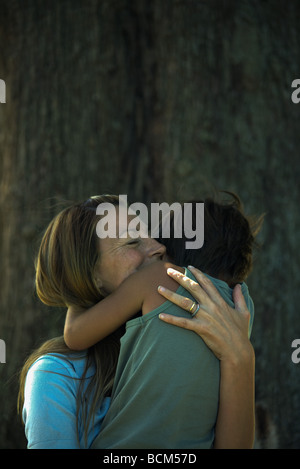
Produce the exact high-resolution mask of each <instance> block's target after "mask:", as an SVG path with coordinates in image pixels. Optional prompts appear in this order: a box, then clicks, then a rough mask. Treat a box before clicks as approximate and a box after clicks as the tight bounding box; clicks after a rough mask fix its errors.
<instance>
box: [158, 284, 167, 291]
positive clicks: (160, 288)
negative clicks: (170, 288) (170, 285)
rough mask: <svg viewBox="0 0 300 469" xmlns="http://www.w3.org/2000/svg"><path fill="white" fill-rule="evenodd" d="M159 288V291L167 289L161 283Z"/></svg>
mask: <svg viewBox="0 0 300 469" xmlns="http://www.w3.org/2000/svg"><path fill="white" fill-rule="evenodd" d="M158 290H159V291H166V289H165V288H164V287H162V286H161V285H159V287H158Z"/></svg>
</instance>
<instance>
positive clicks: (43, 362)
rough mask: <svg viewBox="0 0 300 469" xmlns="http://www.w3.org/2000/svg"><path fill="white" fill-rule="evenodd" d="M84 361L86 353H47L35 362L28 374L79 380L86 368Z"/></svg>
mask: <svg viewBox="0 0 300 469" xmlns="http://www.w3.org/2000/svg"><path fill="white" fill-rule="evenodd" d="M86 360H87V352H86V351H84V352H74V353H73V352H72V353H70V354H62V353H47V354H45V355H41V356H40V357H39V358H37V359H36V360H35V362H34V363H33V364H32V365H31V367H30V368H29V370H28V373H29V374H33V373H37V372H48V373H54V374H58V375H63V376H64V375H66V376H69V377H72V378H81V376H82V374H83V372H84V369H85V366H86Z"/></svg>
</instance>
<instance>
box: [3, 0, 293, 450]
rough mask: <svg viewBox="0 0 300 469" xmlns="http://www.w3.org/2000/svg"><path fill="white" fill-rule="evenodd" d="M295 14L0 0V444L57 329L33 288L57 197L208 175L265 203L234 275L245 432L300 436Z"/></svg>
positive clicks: (165, 197)
mask: <svg viewBox="0 0 300 469" xmlns="http://www.w3.org/2000/svg"><path fill="white" fill-rule="evenodd" d="M299 24H300V3H299V2H298V1H297V0H291V1H289V2H286V1H279V0H276V1H274V0H272V1H270V0H265V1H262V0H253V1H243V0H239V1H231V0H226V1H225V0H224V1H221V0H210V1H200V0H152V1H149V0H89V1H83V0H81V1H79V0H72V1H71V0H70V1H67V0H51V1H49V0H34V1H33V0H1V1H0V78H1V79H3V80H5V83H6V103H5V104H0V171H1V173H0V225H1V226H0V227H1V231H0V242H1V244H0V250H1V251H0V259H1V262H0V279H1V293H0V308H1V309H0V338H1V339H2V340H4V341H5V343H6V363H1V364H0V447H1V448H25V447H26V440H25V438H24V432H23V428H22V425H21V423H20V421H19V419H18V417H17V416H16V396H17V388H18V371H19V369H20V367H21V366H22V363H23V362H24V359H25V357H26V356H27V355H28V353H29V352H30V351H31V350H32V349H33V348H34V347H36V346H37V345H39V344H40V343H41V342H42V341H43V340H45V339H47V338H50V337H53V336H55V335H59V334H61V332H62V327H63V321H64V311H59V310H55V309H51V308H47V307H46V306H44V305H42V304H41V303H40V302H39V300H38V299H37V298H36V295H35V292H34V255H35V252H36V249H37V246H38V243H39V239H40V234H41V232H42V230H43V229H44V228H45V227H46V225H47V223H48V222H49V221H50V219H51V218H52V217H53V215H54V214H56V213H57V211H58V210H59V207H58V202H59V201H60V200H61V199H67V200H76V201H77V200H81V199H86V198H87V197H89V196H90V195H93V194H99V193H105V192H106V193H107V192H112V193H116V194H128V196H129V197H130V199H131V200H137V201H140V202H145V203H150V202H154V201H155V202H162V201H166V202H169V203H170V202H172V201H175V200H182V199H187V198H192V197H193V198H195V197H197V196H199V195H202V193H203V191H205V192H206V193H207V192H209V191H212V190H218V189H225V190H231V191H235V192H237V193H238V194H239V195H240V197H241V198H242V200H243V202H244V205H245V209H246V212H247V213H250V214H260V213H262V212H265V213H266V219H265V224H264V227H263V230H262V232H261V234H260V236H259V241H260V242H261V243H262V248H261V250H260V251H259V252H258V254H257V256H256V264H255V269H254V271H253V273H252V274H251V277H250V278H249V282H248V284H249V287H250V288H251V292H252V296H253V298H254V301H255V304H256V317H255V324H254V329H253V335H252V339H253V344H254V347H255V350H256V357H257V358H256V360H257V363H256V389H257V402H258V416H259V425H258V440H259V441H258V442H257V446H260V447H266V448H271V447H274V446H275V447H280V448H300V418H299V416H300V363H299V364H298V365H297V364H295V363H293V362H292V360H291V354H292V351H293V349H292V348H291V343H292V341H293V340H294V339H296V338H300V317H299V287H300V272H298V268H299V265H300V263H299V259H300V250H299V243H300V215H299V203H300V197H299V191H300V189H299V180H300V163H299V143H300V138H299V133H300V128H299V116H300V103H299V104H298V105H297V104H294V103H293V102H292V100H291V94H292V91H293V89H292V88H291V83H292V81H293V80H294V79H296V78H300V70H299V53H300V28H299Z"/></svg>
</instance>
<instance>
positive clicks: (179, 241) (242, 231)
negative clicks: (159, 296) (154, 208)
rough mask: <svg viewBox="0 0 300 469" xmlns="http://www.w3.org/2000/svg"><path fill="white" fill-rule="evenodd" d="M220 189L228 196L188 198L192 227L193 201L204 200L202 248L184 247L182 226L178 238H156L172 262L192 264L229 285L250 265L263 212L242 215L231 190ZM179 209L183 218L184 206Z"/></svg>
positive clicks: (244, 276) (237, 279)
mask: <svg viewBox="0 0 300 469" xmlns="http://www.w3.org/2000/svg"><path fill="white" fill-rule="evenodd" d="M224 193H226V194H227V195H229V196H230V198H231V200H229V201H220V202H217V201H215V200H214V199H212V198H206V199H204V200H197V201H190V203H192V208H193V210H192V213H193V229H195V228H196V223H195V220H196V204H197V203H200V202H202V203H204V244H203V246H202V248H200V249H186V248H185V243H186V241H187V239H186V238H185V236H184V227H183V226H182V238H175V237H174V236H173V237H172V238H168V239H166V238H160V242H162V243H163V244H164V245H165V246H166V248H167V253H168V255H169V257H170V258H171V259H172V262H174V263H175V264H177V265H180V266H188V265H193V266H195V267H197V268H199V269H200V270H202V271H203V272H205V273H207V274H209V275H211V276H212V277H215V278H219V279H222V280H224V281H225V282H227V283H228V284H229V285H230V286H233V285H234V284H236V283H239V282H243V281H244V280H245V279H246V278H247V276H248V275H249V273H250V271H251V269H252V263H253V248H254V247H255V245H256V243H255V237H256V235H257V233H258V232H259V230H260V228H261V225H262V222H263V216H261V217H255V218H254V217H251V218H250V217H246V216H245V215H244V213H243V207H242V203H241V201H240V199H239V197H238V196H237V195H236V194H234V193H232V192H225V191H224ZM182 211H183V216H182V220H184V206H183V208H182ZM173 219H174V217H171V224H170V228H171V233H174V227H173ZM182 223H183V222H182ZM194 239H195V238H194ZM189 241H192V240H189Z"/></svg>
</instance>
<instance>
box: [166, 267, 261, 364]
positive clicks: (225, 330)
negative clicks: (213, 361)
mask: <svg viewBox="0 0 300 469" xmlns="http://www.w3.org/2000/svg"><path fill="white" fill-rule="evenodd" d="M189 269H190V270H191V272H192V273H193V275H194V276H195V278H196V279H197V281H198V282H199V283H196V282H194V281H193V280H191V279H189V278H188V277H186V276H185V275H184V274H182V273H180V272H178V271H176V270H173V269H168V275H170V276H171V277H172V278H173V279H174V280H176V281H177V282H178V283H180V285H182V286H183V287H184V288H185V289H186V290H188V291H189V292H190V293H191V294H192V296H193V297H194V298H195V300H196V302H198V304H199V309H198V311H197V313H196V314H195V316H194V317H191V319H186V318H180V317H177V316H172V315H169V314H160V316H159V317H160V319H162V320H163V321H164V322H168V323H169V324H174V325H176V326H179V327H183V328H185V329H190V330H192V331H194V332H196V333H197V334H198V335H200V336H201V337H202V339H203V340H204V341H205V343H206V345H207V346H208V347H209V348H210V349H211V350H212V351H213V353H214V354H215V355H216V357H217V358H218V359H219V360H221V361H222V360H226V361H232V362H236V361H237V360H241V359H245V358H246V357H247V356H248V355H250V356H251V355H252V354H253V348H252V345H251V343H250V341H249V339H248V327H249V321H250V313H249V310H248V308H247V306H246V302H245V299H244V296H243V294H242V291H241V286H240V285H236V286H235V288H234V290H233V301H234V304H235V309H234V308H231V307H230V306H229V305H228V304H227V303H226V301H225V300H224V299H223V298H222V297H221V295H220V294H219V292H218V290H217V289H216V287H215V286H214V285H213V284H212V282H211V281H210V280H209V278H208V277H207V276H205V275H204V274H202V272H200V270H198V269H196V268H194V267H191V266H190V267H189ZM158 291H159V293H160V294H161V295H162V296H164V297H165V298H166V299H168V300H169V301H171V302H172V303H175V304H177V305H178V306H180V307H181V308H183V309H185V310H186V311H188V312H190V310H191V309H192V311H193V310H194V309H196V308H195V307H194V308H193V301H192V300H190V299H189V298H185V297H183V296H181V295H178V294H177V293H175V292H172V291H171V290H168V289H166V288H163V287H159V289H158ZM196 304H197V303H196Z"/></svg>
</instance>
